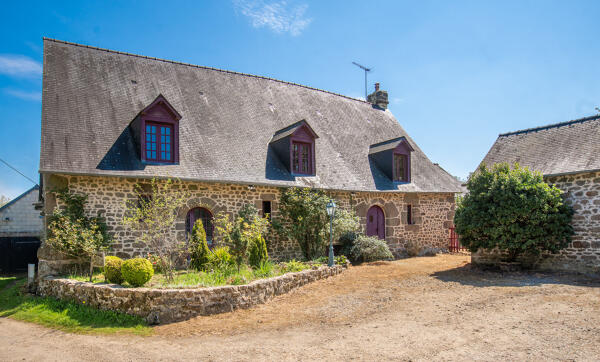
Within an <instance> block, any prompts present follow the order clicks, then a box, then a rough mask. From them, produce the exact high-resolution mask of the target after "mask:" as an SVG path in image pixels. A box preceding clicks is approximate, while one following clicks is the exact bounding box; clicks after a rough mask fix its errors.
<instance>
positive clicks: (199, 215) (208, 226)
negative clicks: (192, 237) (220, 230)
mask: <svg viewBox="0 0 600 362" xmlns="http://www.w3.org/2000/svg"><path fill="white" fill-rule="evenodd" d="M197 220H202V224H203V225H204V231H206V242H207V243H208V245H209V246H210V245H212V241H213V229H214V226H213V215H212V213H211V212H210V211H209V210H208V209H205V208H203V207H196V208H193V209H191V210H190V211H188V213H187V217H186V218H185V230H186V231H187V232H188V234H191V233H192V229H193V228H194V224H195V223H196V221H197Z"/></svg>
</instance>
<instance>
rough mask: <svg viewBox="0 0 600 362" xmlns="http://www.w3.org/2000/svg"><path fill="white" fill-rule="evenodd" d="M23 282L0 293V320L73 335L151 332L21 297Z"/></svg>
mask: <svg viewBox="0 0 600 362" xmlns="http://www.w3.org/2000/svg"><path fill="white" fill-rule="evenodd" d="M24 283H25V280H19V281H18V282H17V283H16V284H15V285H13V286H11V287H9V288H6V289H4V290H1V291H0V317H10V318H12V319H16V320H21V321H26V322H33V323H36V324H41V325H43V326H46V327H50V328H54V329H60V330H62V331H65V332H74V333H99V334H114V333H133V334H137V335H149V334H151V333H152V329H151V328H150V327H148V325H147V324H146V323H145V322H144V320H143V319H141V318H139V317H134V316H130V315H127V314H124V313H119V312H114V311H105V310H98V309H96V308H93V307H90V306H87V305H81V304H76V303H72V302H66V301H61V300H57V299H54V298H41V297H35V296H31V295H28V294H23V293H21V291H20V290H21V287H22V286H23V284H24Z"/></svg>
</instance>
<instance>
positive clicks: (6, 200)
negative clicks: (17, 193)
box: [0, 195, 10, 206]
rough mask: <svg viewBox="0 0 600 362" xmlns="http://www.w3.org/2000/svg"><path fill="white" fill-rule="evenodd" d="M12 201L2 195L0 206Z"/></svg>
mask: <svg viewBox="0 0 600 362" xmlns="http://www.w3.org/2000/svg"><path fill="white" fill-rule="evenodd" d="M8 201H10V200H9V199H8V197H6V196H4V195H0V206H3V205H6V204H7V203H8Z"/></svg>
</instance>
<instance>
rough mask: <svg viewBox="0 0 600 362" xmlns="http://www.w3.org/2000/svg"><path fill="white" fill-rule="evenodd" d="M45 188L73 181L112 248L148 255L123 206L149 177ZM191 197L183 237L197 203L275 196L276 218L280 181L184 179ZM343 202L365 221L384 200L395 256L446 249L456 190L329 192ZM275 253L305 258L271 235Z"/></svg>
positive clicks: (211, 205)
mask: <svg viewBox="0 0 600 362" xmlns="http://www.w3.org/2000/svg"><path fill="white" fill-rule="evenodd" d="M44 177H45V180H44V182H45V185H46V187H45V189H46V190H51V189H53V188H55V187H64V186H67V185H68V186H69V188H70V190H72V191H73V192H76V193H85V194H87V195H88V209H89V211H90V212H91V213H92V214H93V215H96V214H101V215H103V216H104V217H105V218H106V221H107V224H108V227H109V232H110V233H111V234H113V235H114V244H113V248H112V251H111V253H112V254H115V255H117V256H120V257H123V258H130V257H133V256H137V255H144V254H145V253H147V252H149V251H150V250H148V248H147V247H146V246H145V245H144V244H142V243H140V242H138V241H137V240H136V237H137V235H136V232H134V231H131V230H128V229H127V228H126V227H124V226H123V225H122V223H121V220H122V218H123V214H124V212H125V201H126V200H128V199H129V200H133V199H134V198H135V194H134V185H135V184H136V183H141V184H143V183H148V180H140V179H125V178H117V177H88V176H85V177H84V176H57V175H52V176H48V175H44ZM182 185H183V186H182V187H184V188H185V189H186V190H187V191H188V192H189V194H190V199H189V201H188V203H187V206H186V208H185V209H184V210H182V211H181V213H180V215H179V218H178V221H177V223H176V225H174V229H173V232H174V233H177V234H178V236H179V237H180V238H181V239H182V240H185V217H186V214H187V212H188V211H189V210H190V209H192V208H194V207H205V208H207V209H208V210H210V211H211V213H212V214H213V215H216V214H218V213H220V212H225V213H229V214H231V215H233V214H235V213H237V212H238V210H239V209H240V208H241V207H242V206H243V205H244V204H246V203H252V204H254V205H255V206H256V207H257V208H258V209H259V210H261V208H262V202H263V201H271V203H272V212H271V215H272V217H273V218H277V216H278V200H279V195H280V192H281V189H280V188H277V187H265V186H248V185H235V184H224V183H201V182H187V181H186V182H183V183H182ZM45 195H46V198H45V200H46V205H45V207H46V213H51V211H52V210H53V209H54V207H55V206H56V199H55V198H54V196H53V195H52V194H51V193H49V192H47V191H45ZM331 196H332V197H334V198H335V199H336V200H337V201H336V202H337V203H338V204H339V206H340V207H342V208H346V209H347V208H354V209H355V210H356V212H357V215H358V216H359V217H360V218H361V223H362V225H363V228H364V227H366V213H367V210H368V209H369V208H370V207H371V206H373V205H378V206H380V207H381V208H382V209H383V211H384V214H385V217H386V241H387V242H388V244H389V245H390V249H391V250H392V251H393V253H394V254H395V255H396V256H401V255H402V254H403V253H404V252H405V248H406V246H407V243H414V244H416V245H418V246H420V247H422V248H433V249H447V245H448V228H449V227H450V226H452V220H453V218H454V195H453V194H450V193H448V194H433V193H431V194H427V193H419V194H415V193H411V194H403V193H391V192H387V193H386V192H353V193H350V192H331ZM409 204H410V205H412V210H413V220H414V224H411V225H408V224H407V215H406V213H407V211H406V210H407V205H409ZM269 255H270V257H271V258H272V259H275V260H283V259H291V258H301V257H302V254H301V251H300V249H299V247H298V245H297V244H296V243H295V242H292V241H290V240H277V239H275V238H273V237H272V240H271V242H270V243H269Z"/></svg>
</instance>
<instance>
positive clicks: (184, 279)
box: [67, 261, 322, 288]
mask: <svg viewBox="0 0 600 362" xmlns="http://www.w3.org/2000/svg"><path fill="white" fill-rule="evenodd" d="M320 265H322V264H319V263H310V264H308V263H303V262H298V261H289V262H287V263H279V264H274V263H271V262H267V263H264V264H263V265H262V266H261V267H260V268H256V269H252V268H250V267H249V266H247V265H242V266H241V267H240V270H239V271H238V270H237V268H236V267H235V266H232V267H228V268H224V269H221V270H214V271H209V272H199V271H195V270H179V271H177V272H176V273H175V277H174V278H173V280H172V281H169V280H168V279H167V278H166V276H165V275H164V274H162V273H156V274H154V276H153V277H152V279H151V280H150V281H149V282H148V283H147V284H146V285H144V287H148V288H205V287H216V286H223V285H242V284H248V283H250V282H252V281H254V280H258V279H264V278H271V277H276V276H279V275H283V274H286V273H291V272H298V271H302V270H306V269H310V268H312V267H313V266H320ZM67 278H69V279H75V280H79V281H84V282H87V281H89V276H86V275H77V274H71V275H68V276H67ZM92 280H93V283H95V284H97V283H104V282H105V279H104V275H103V274H102V273H101V272H98V273H95V274H94V276H93V279H92ZM123 285H124V286H129V285H128V284H127V283H126V282H124V283H123Z"/></svg>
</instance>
